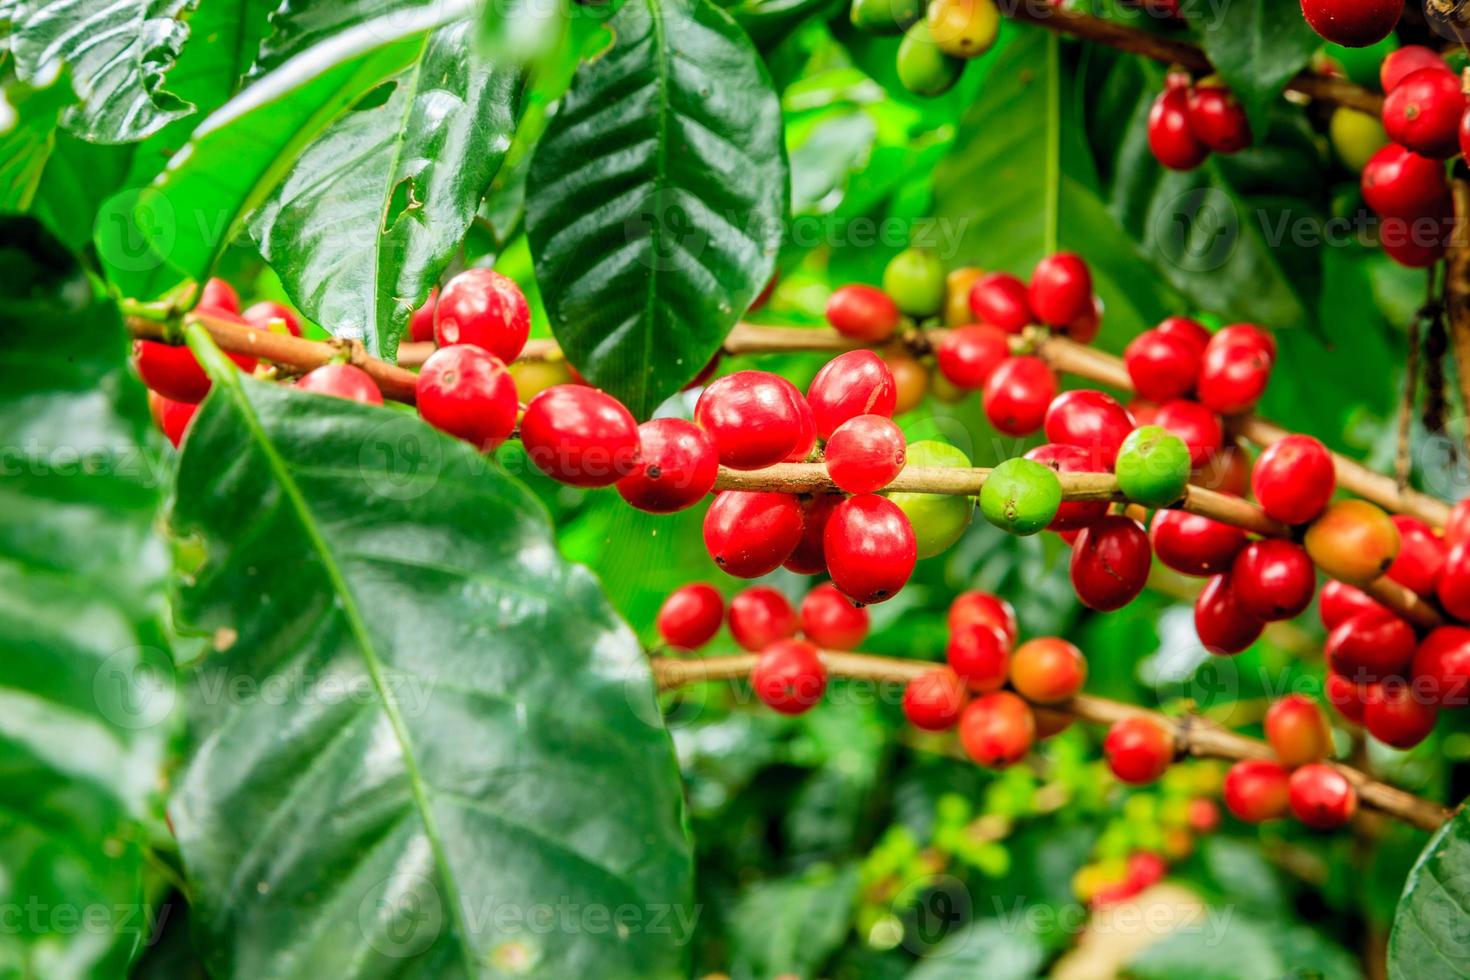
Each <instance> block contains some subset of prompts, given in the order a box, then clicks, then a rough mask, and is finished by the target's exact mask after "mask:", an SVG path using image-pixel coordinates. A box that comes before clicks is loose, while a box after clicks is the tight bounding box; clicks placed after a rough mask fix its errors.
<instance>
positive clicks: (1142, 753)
mask: <svg viewBox="0 0 1470 980" xmlns="http://www.w3.org/2000/svg"><path fill="white" fill-rule="evenodd" d="M1103 755H1104V756H1106V757H1107V760H1108V768H1109V769H1111V770H1112V771H1113V775H1114V776H1117V777H1118V778H1119V779H1121V780H1122V781H1123V782H1125V783H1128V784H1130V785H1132V786H1144V785H1147V784H1148V783H1151V782H1153V781H1154V780H1156V779H1158V778H1159V777H1160V776H1162V775H1163V774H1164V772H1165V771H1166V770H1167V769H1168V768H1169V764H1170V763H1172V762H1173V761H1174V736H1173V735H1172V734H1171V733H1170V732H1168V731H1166V730H1165V729H1164V727H1163V726H1162V725H1160V724H1159V723H1158V722H1156V721H1154V720H1153V719H1152V718H1145V717H1143V716H1142V715H1134V716H1132V717H1129V718H1123V719H1120V720H1119V721H1115V722H1113V727H1112V728H1109V729H1108V734H1107V737H1106V738H1104V739H1103Z"/></svg>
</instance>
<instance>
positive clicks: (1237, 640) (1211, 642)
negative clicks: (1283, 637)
mask: <svg viewBox="0 0 1470 980" xmlns="http://www.w3.org/2000/svg"><path fill="white" fill-rule="evenodd" d="M1265 628H1266V624H1265V623H1263V622H1262V621H1261V620H1259V619H1257V618H1255V617H1254V616H1252V615H1251V614H1250V613H1248V612H1246V611H1245V610H1244V609H1242V608H1241V605H1240V602H1239V600H1237V599H1236V597H1235V590H1234V589H1233V588H1232V587H1231V584H1230V575H1229V574H1228V573H1227V574H1224V575H1216V576H1215V577H1214V578H1212V579H1210V581H1209V583H1208V584H1207V585H1206V586H1205V589H1204V591H1203V592H1201V593H1200V594H1199V598H1197V599H1195V600H1194V631H1195V633H1197V634H1198V635H1199V642H1200V646H1202V647H1204V648H1205V649H1206V650H1208V651H1210V652H1211V653H1213V654H1217V655H1219V656H1225V657H1228V656H1232V655H1234V654H1237V653H1240V652H1241V651H1242V650H1244V649H1245V648H1246V647H1248V646H1250V645H1251V644H1252V643H1254V642H1256V640H1258V639H1260V637H1261V631H1262V630H1264V629H1265Z"/></svg>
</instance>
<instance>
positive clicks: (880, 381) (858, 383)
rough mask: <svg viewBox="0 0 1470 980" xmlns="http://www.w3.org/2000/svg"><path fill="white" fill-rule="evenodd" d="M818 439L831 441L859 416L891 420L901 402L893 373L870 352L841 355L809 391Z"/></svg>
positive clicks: (828, 363)
mask: <svg viewBox="0 0 1470 980" xmlns="http://www.w3.org/2000/svg"><path fill="white" fill-rule="evenodd" d="M806 400H807V404H809V405H810V406H811V408H812V417H813V418H814V419H815V420H816V424H817V435H818V436H820V437H821V438H823V439H830V438H832V433H834V432H836V431H837V427H838V426H840V425H841V424H842V423H844V422H846V421H848V420H849V419H854V418H857V417H858V416H859V415H881V416H883V417H884V418H889V417H891V416H892V415H893V409H894V406H895V404H896V403H897V400H898V386H897V385H896V384H895V383H894V380H893V372H892V371H890V370H889V369H888V365H887V364H885V363H884V362H883V359H882V358H881V357H879V356H878V355H877V354H874V353H873V352H872V351H870V350H853V351H848V352H847V353H845V354H838V355H837V356H836V357H834V358H832V360H830V361H828V362H827V363H826V364H824V365H822V369H821V370H820V371H818V372H817V376H816V377H815V378H813V379H812V383H811V385H810V386H809V387H808V388H807V390H806Z"/></svg>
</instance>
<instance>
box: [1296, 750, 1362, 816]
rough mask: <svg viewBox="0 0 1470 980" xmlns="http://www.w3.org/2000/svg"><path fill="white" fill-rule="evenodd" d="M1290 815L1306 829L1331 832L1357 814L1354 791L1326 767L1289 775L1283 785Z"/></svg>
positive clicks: (1315, 765)
mask: <svg viewBox="0 0 1470 980" xmlns="http://www.w3.org/2000/svg"><path fill="white" fill-rule="evenodd" d="M1287 788H1288V798H1289V799H1290V801H1291V812H1292V814H1293V815H1294V816H1295V817H1296V818H1297V819H1298V820H1300V821H1301V822H1302V823H1304V824H1306V825H1307V826H1308V827H1314V828H1316V829H1317V830H1332V829H1333V828H1335V827H1341V826H1342V825H1343V824H1345V823H1347V822H1348V821H1349V820H1351V819H1352V818H1353V814H1355V813H1357V812H1358V791H1357V790H1355V789H1353V784H1352V783H1350V782H1348V780H1347V777H1346V776H1344V775H1343V774H1342V773H1340V772H1338V771H1337V770H1336V769H1334V768H1332V767H1331V766H1329V765H1326V764H1324V763H1320V762H1314V763H1312V764H1311V765H1309V766H1302V767H1301V768H1300V769H1298V770H1297V771H1296V772H1294V773H1292V774H1291V779H1290V781H1289V782H1288V784H1287Z"/></svg>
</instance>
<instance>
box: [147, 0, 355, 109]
mask: <svg viewBox="0 0 1470 980" xmlns="http://www.w3.org/2000/svg"><path fill="white" fill-rule="evenodd" d="M278 6H280V4H279V2H278V0H210V2H205V3H200V4H198V6H196V7H195V8H194V10H193V11H191V12H190V14H189V43H188V44H186V45H185V46H184V51H183V53H182V54H180V55H179V62H178V64H177V65H175V66H174V68H173V70H172V71H171V72H169V75H168V82H169V86H170V87H171V88H172V89H173V90H174V91H175V92H177V93H178V94H179V96H180V97H181V98H185V99H188V100H189V101H190V102H192V103H193V104H194V105H196V106H198V107H199V109H200V111H201V112H205V113H208V112H213V111H214V110H215V109H216V108H218V107H219V106H222V105H224V104H225V103H226V102H228V101H229V99H230V97H231V96H233V95H234V94H235V93H236V92H238V91H239V90H240V88H241V86H242V84H243V80H244V78H245V77H246V75H247V74H248V73H249V71H250V69H251V67H252V66H253V65H254V64H255V60H256V56H257V54H258V52H259V51H260V44H261V41H262V40H263V39H264V38H265V36H266V34H267V33H268V30H269V24H268V22H267V18H268V17H269V16H270V14H271V12H272V11H273V10H275V9H276V7H278ZM328 6H335V4H331V5H328Z"/></svg>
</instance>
